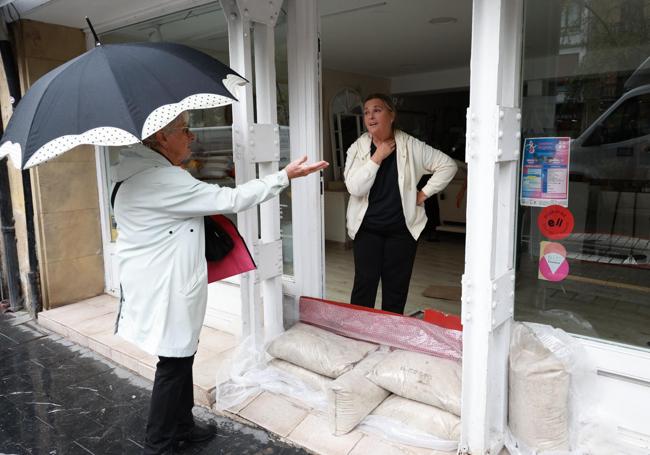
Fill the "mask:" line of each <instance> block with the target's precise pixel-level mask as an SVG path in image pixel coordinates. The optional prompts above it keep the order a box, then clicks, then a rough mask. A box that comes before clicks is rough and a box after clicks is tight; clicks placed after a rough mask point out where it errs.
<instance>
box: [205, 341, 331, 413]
mask: <svg viewBox="0 0 650 455" xmlns="http://www.w3.org/2000/svg"><path fill="white" fill-rule="evenodd" d="M270 361H271V356H269V355H268V354H267V353H266V351H265V349H264V348H263V346H260V345H256V344H255V343H254V341H253V337H248V338H246V339H244V340H243V341H242V342H241V343H240V345H239V347H238V348H237V349H235V350H234V352H233V354H232V356H231V357H230V358H229V359H227V360H226V361H225V363H224V365H223V366H222V368H220V369H219V370H218V372H217V386H216V388H215V404H214V406H215V408H216V409H218V410H220V411H223V410H230V409H233V408H235V407H236V406H237V405H239V404H241V403H243V402H244V401H246V400H247V399H249V398H251V397H253V396H255V395H257V394H259V393H260V392H262V391H265V390H266V391H268V392H272V393H278V394H281V395H286V396H288V397H291V398H294V399H297V400H300V401H302V402H304V403H305V404H307V405H308V406H311V407H312V408H314V409H318V410H320V411H322V412H325V411H326V409H327V398H326V396H325V391H324V390H322V389H321V390H315V389H314V388H312V387H311V386H310V385H308V384H306V383H305V381H303V380H301V379H300V378H298V377H296V375H295V374H292V373H290V372H287V371H286V370H285V369H282V370H281V369H278V368H275V367H273V366H271V365H269V362H270ZM296 368H299V367H296ZM312 374H313V373H312Z"/></svg>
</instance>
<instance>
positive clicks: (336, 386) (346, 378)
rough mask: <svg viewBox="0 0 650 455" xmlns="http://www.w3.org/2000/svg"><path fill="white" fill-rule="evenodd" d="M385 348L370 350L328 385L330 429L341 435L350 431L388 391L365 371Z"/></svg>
mask: <svg viewBox="0 0 650 455" xmlns="http://www.w3.org/2000/svg"><path fill="white" fill-rule="evenodd" d="M386 354H387V353H386V352H373V353H371V354H369V355H368V357H366V358H365V359H363V360H362V361H361V362H359V363H358V364H357V365H355V367H354V368H352V370H350V371H348V372H347V373H345V374H342V375H341V376H339V377H338V378H337V379H335V380H334V381H332V382H331V383H330V384H329V385H328V386H327V417H328V423H329V427H330V432H331V433H332V434H334V435H337V436H340V435H343V434H346V433H349V432H350V431H352V429H354V427H356V426H357V424H358V423H359V422H361V421H362V420H363V419H364V418H365V417H366V416H367V415H368V414H370V412H371V411H372V410H373V409H375V408H376V407H377V406H378V405H379V403H381V402H382V401H384V399H385V398H386V397H387V396H388V395H390V392H388V391H387V390H384V389H382V388H381V387H379V386H377V385H375V384H374V383H373V382H371V381H370V380H368V379H367V378H366V374H368V372H369V371H370V370H371V369H372V368H374V367H375V365H377V363H379V362H380V361H381V360H382V359H383V358H384V357H386Z"/></svg>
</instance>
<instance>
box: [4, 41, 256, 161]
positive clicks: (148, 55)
mask: <svg viewBox="0 0 650 455" xmlns="http://www.w3.org/2000/svg"><path fill="white" fill-rule="evenodd" d="M245 82H246V80H245V79H243V78H242V77H241V76H239V75H238V74H237V73H236V72H234V71H233V70H232V69H230V68H229V67H228V66H226V65H224V64H223V63H221V62H219V61H218V60H215V59H214V58H212V57H210V56H209V55H207V54H204V53H203V52H200V51H197V50H195V49H192V48H190V47H187V46H183V45H180V44H173V43H132V44H107V45H99V46H97V47H95V48H94V49H92V50H90V51H88V52H86V53H85V54H83V55H80V56H79V57H77V58H75V59H73V60H71V61H69V62H67V63H65V64H63V65H61V66H59V67H58V68H56V69H54V70H52V71H50V72H49V73H47V74H46V75H45V76H43V77H42V78H40V79H39V80H38V81H37V82H36V83H35V84H34V85H33V86H32V87H31V88H30V89H29V91H28V92H27V93H26V94H25V96H24V97H23V98H22V101H21V102H20V103H19V104H18V106H17V107H16V110H15V111H14V113H13V115H12V117H11V120H10V121H9V125H8V126H7V129H6V130H5V134H4V135H3V137H2V145H1V146H0V157H3V156H5V155H10V156H11V158H12V161H13V162H14V164H15V165H16V166H18V165H20V167H21V168H29V167H32V166H35V165H37V164H40V163H43V162H45V161H47V160H49V159H51V158H54V157H55V156H58V155H60V154H62V153H64V152H66V151H67V150H70V149H72V148H74V147H76V146H77V145H80V144H90V145H129V144H134V143H136V142H139V141H140V140H141V139H144V138H146V137H148V136H150V135H151V134H153V133H154V132H156V131H158V130H159V129H160V128H162V127H163V126H165V125H166V124H168V123H169V122H170V121H171V120H173V119H174V118H175V117H176V116H177V115H178V114H180V113H181V112H182V111H185V110H188V109H205V108H211V107H217V106H223V105H226V104H230V103H232V102H233V101H236V100H235V97H234V96H233V95H232V93H231V91H232V88H233V87H234V86H235V85H240V84H243V83H245Z"/></svg>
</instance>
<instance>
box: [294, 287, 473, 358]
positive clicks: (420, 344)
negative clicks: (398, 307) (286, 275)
mask: <svg viewBox="0 0 650 455" xmlns="http://www.w3.org/2000/svg"><path fill="white" fill-rule="evenodd" d="M300 320H301V321H302V322H305V323H308V324H312V325H315V326H318V327H321V328H323V329H326V330H329V331H330V332H334V333H336V334H339V335H343V336H346V337H349V338H355V339H357V340H363V341H368V342H371V343H377V344H384V345H388V346H392V347H395V348H399V349H405V350H409V351H417V352H423V353H425V354H431V355H435V356H438V357H444V358H448V359H454V360H458V359H460V358H461V357H462V332H461V331H459V330H454V329H452V328H449V327H441V326H439V325H436V324H434V323H431V322H425V321H423V320H421V319H416V318H412V317H408V316H402V315H399V314H395V313H388V312H386V311H381V310H375V309H372V308H365V307H359V306H357V305H350V304H346V303H340V302H332V301H328V300H322V299H315V298H311V297H301V298H300Z"/></svg>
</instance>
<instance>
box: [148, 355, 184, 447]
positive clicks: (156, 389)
mask: <svg viewBox="0 0 650 455" xmlns="http://www.w3.org/2000/svg"><path fill="white" fill-rule="evenodd" d="M158 359H159V361H158V364H157V365H156V376H155V379H154V382H153V391H152V392H151V405H150V407H149V420H148V421H147V434H146V437H145V444H144V453H145V455H150V454H151V455H153V454H158V453H162V452H164V451H165V450H168V449H170V448H171V447H172V445H173V444H174V439H175V437H176V436H177V435H182V434H183V433H187V432H188V431H190V430H191V429H192V427H193V426H194V417H193V416H192V408H193V407H194V386H193V380H192V365H193V364H194V355H192V356H190V357H158Z"/></svg>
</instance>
